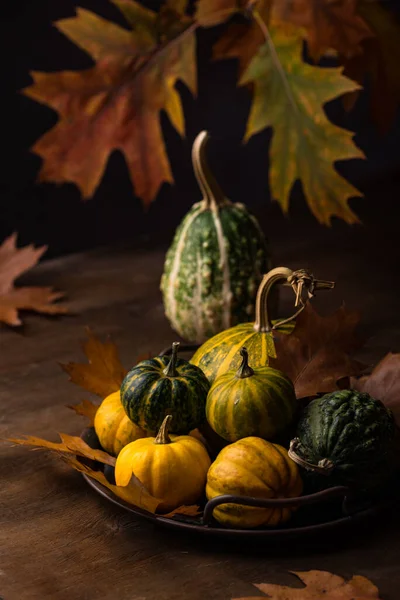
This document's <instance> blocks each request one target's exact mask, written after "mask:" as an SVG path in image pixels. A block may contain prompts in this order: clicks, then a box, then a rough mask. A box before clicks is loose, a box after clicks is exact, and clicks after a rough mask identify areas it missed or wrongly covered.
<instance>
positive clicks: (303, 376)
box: [270, 302, 364, 399]
mask: <svg viewBox="0 0 400 600" xmlns="http://www.w3.org/2000/svg"><path fill="white" fill-rule="evenodd" d="M359 320H360V315H359V313H357V312H350V311H347V310H346V309H345V308H344V306H342V307H341V308H339V309H338V310H337V311H336V312H334V313H333V314H331V315H328V316H327V317H321V316H320V315H318V313H317V312H316V311H315V310H314V308H313V307H312V306H311V304H310V303H309V302H308V303H307V304H306V307H305V309H304V310H303V312H302V313H301V314H300V315H299V316H298V317H297V319H296V325H295V327H294V329H293V331H292V332H291V333H290V334H289V335H284V334H282V333H279V332H275V333H274V342H275V349H276V354H277V357H276V358H274V359H271V360H270V364H271V366H272V367H274V368H276V369H279V370H281V371H283V372H284V373H286V374H287V375H288V376H289V377H290V379H291V380H292V381H293V384H294V387H295V391H296V396H297V398H298V399H301V398H305V397H308V396H314V395H315V394H317V393H320V392H333V391H334V390H336V389H339V387H338V384H337V382H338V380H339V379H341V378H344V377H346V376H350V375H358V374H359V373H360V372H361V370H362V369H363V368H364V366H363V365H362V364H361V363H360V362H358V361H356V360H354V359H353V358H351V354H352V353H354V352H355V351H356V350H358V349H359V348H360V347H361V346H362V344H363V340H361V339H360V338H358V337H357V336H356V334H355V329H356V327H357V325H358V323H359Z"/></svg>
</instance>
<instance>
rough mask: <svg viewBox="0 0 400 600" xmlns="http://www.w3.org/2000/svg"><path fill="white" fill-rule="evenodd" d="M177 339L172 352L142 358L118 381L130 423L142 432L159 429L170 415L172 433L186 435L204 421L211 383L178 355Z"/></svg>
mask: <svg viewBox="0 0 400 600" xmlns="http://www.w3.org/2000/svg"><path fill="white" fill-rule="evenodd" d="M178 347H179V342H174V343H173V344H172V355H171V357H167V356H156V357H155V358H151V359H149V360H142V361H141V362H140V363H138V364H137V365H136V366H135V367H133V368H132V369H131V370H130V371H129V373H128V374H127V375H126V376H125V379H124V380H123V382H122V384H121V403H122V406H123V407H124V409H125V412H126V414H127V415H128V417H129V418H130V420H131V421H133V423H135V424H136V425H137V426H138V427H140V428H141V429H144V430H145V431H149V432H153V431H158V430H159V428H160V427H161V424H162V422H163V420H164V418H165V417H166V416H167V415H171V416H172V420H171V424H170V428H169V429H170V431H171V433H177V434H182V433H183V434H187V433H189V432H190V431H191V430H192V429H196V428H197V427H198V426H199V425H200V424H201V423H202V422H204V421H205V405H206V399H207V393H208V390H209V388H210V384H209V383H208V380H207V378H206V376H205V375H204V373H203V372H202V371H201V369H199V368H198V367H195V366H194V365H191V364H190V363H189V362H188V361H186V360H183V359H182V358H178V356H177V352H178Z"/></svg>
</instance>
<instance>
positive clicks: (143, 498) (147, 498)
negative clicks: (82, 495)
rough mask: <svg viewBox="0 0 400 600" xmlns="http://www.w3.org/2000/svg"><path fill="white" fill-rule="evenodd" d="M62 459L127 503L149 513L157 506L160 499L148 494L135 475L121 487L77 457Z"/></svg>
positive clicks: (64, 457)
mask: <svg viewBox="0 0 400 600" xmlns="http://www.w3.org/2000/svg"><path fill="white" fill-rule="evenodd" d="M63 460H64V461H65V462H66V463H67V464H68V465H70V466H71V467H72V468H73V469H75V470H76V471H79V472H80V473H85V475H88V476H89V477H91V478H92V479H95V480H96V481H98V482H99V483H101V484H102V485H104V486H105V487H106V488H107V489H109V490H110V491H111V492H112V493H113V494H115V495H116V496H118V498H121V500H124V501H125V502H127V503H128V504H133V505H134V506H137V507H139V508H142V509H143V510H147V511H149V512H151V513H155V512H156V510H157V507H158V506H159V504H160V502H161V501H160V500H158V499H157V498H154V497H153V496H151V495H150V494H149V492H148V491H147V490H146V488H145V487H144V486H143V485H142V484H141V483H140V481H139V480H138V479H137V478H136V477H132V479H131V480H130V482H129V484H128V485H127V486H126V487H121V486H118V485H113V484H112V483H109V482H108V481H107V479H106V477H105V476H104V474H103V473H102V472H101V471H93V469H91V468H90V467H88V466H87V465H84V464H82V463H81V462H80V461H79V460H78V459H77V458H75V457H73V456H63Z"/></svg>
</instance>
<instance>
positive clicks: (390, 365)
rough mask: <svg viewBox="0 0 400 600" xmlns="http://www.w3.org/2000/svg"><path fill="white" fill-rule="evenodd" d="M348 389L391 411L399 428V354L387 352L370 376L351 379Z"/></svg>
mask: <svg viewBox="0 0 400 600" xmlns="http://www.w3.org/2000/svg"><path fill="white" fill-rule="evenodd" d="M350 387H351V388H353V389H355V390H358V391H359V392H366V393H367V394H370V395H371V396H372V397H373V398H376V399H377V400H381V401H382V402H383V404H384V405H385V406H387V407H388V408H390V409H391V410H392V411H393V414H394V417H395V419H396V423H397V425H398V426H399V427H400V354H394V353H392V352H389V353H388V354H387V355H386V356H385V357H384V358H383V359H382V360H381V361H380V362H379V363H378V364H377V365H376V366H375V368H374V369H373V371H372V373H371V374H370V375H364V376H363V377H360V378H356V377H351V378H350Z"/></svg>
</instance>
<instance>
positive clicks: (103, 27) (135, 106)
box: [24, 0, 196, 204]
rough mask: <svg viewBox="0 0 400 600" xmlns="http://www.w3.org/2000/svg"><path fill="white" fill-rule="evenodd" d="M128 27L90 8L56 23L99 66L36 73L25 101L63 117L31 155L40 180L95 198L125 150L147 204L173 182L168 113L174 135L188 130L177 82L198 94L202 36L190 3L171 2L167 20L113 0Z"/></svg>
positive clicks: (167, 6)
mask: <svg viewBox="0 0 400 600" xmlns="http://www.w3.org/2000/svg"><path fill="white" fill-rule="evenodd" d="M112 1H113V3H114V4H115V5H116V6H117V7H118V8H119V9H120V10H121V12H122V13H123V15H124V17H125V19H126V22H127V26H128V28H123V27H120V26H119V25H117V24H115V23H112V22H110V21H107V20H105V19H103V18H102V17H100V16H98V15H96V14H95V13H92V12H90V11H88V10H85V9H83V8H78V9H77V14H76V16H75V17H72V18H67V19H62V20H60V21H57V22H56V23H55V26H56V27H57V29H58V30H59V31H61V32H62V33H64V34H65V35H66V36H67V37H69V38H70V39H71V40H72V41H73V42H74V43H75V44H77V45H78V46H79V47H80V48H82V49H83V50H84V51H85V52H87V53H88V54H89V55H90V56H91V57H92V58H93V60H94V61H95V66H94V67H92V68H90V69H87V70H84V71H61V72H58V73H40V72H33V73H32V77H33V80H34V83H33V85H31V86H29V87H28V88H26V89H25V90H24V93H25V95H27V96H29V97H30V98H33V99H34V100H36V101H38V102H41V103H43V104H46V105H47V106H49V107H51V108H52V109H54V110H55V111H56V112H57V113H58V116H59V120H58V122H57V123H56V125H55V126H54V127H53V128H52V129H51V130H50V131H48V132H47V133H45V134H44V135H43V136H42V137H41V138H40V139H39V140H38V141H37V142H36V143H35V145H34V146H33V148H32V150H33V151H34V152H35V153H36V154H38V155H39V156H41V157H42V159H43V164H42V167H41V171H40V174H39V179H40V180H41V181H54V182H56V183H63V182H68V181H72V182H74V183H75V184H76V185H77V186H78V187H79V188H80V190H81V192H82V195H83V197H84V198H89V197H91V196H92V195H93V194H94V192H95V190H96V188H97V186H98V185H99V183H100V181H101V178H102V176H103V174H104V171H105V168H106V165H107V161H108V158H109V156H110V154H111V153H112V152H113V151H114V150H120V151H121V152H122V153H123V154H124V156H125V159H126V162H127V166H128V169H129V173H130V175H131V178H132V181H133V183H134V187H135V192H136V194H137V195H138V196H139V197H141V198H142V199H143V201H144V203H145V204H148V203H150V201H151V200H152V199H153V198H154V197H155V195H156V194H157V192H158V190H159V189H160V186H161V185H162V183H163V182H172V181H173V176H172V171H171V167H170V164H169V161H168V157H167V153H166V149H165V144H164V140H163V136H162V131H161V124H160V112H161V111H162V110H165V112H166V113H167V115H168V117H169V119H170V121H171V123H172V124H173V126H174V127H175V129H176V130H177V131H178V132H179V133H180V134H181V135H183V134H184V130H185V123H184V116H183V110H182V105H181V100H180V96H179V94H178V92H177V90H176V89H175V84H176V82H177V81H178V80H180V81H182V82H184V83H185V84H186V85H187V87H188V88H189V89H190V90H191V92H192V93H193V94H195V93H196V69H195V37H194V27H193V24H192V20H191V19H189V18H188V17H186V16H185V14H184V12H185V10H186V4H187V2H185V1H182V0H169V2H167V3H166V4H165V5H164V6H163V7H162V9H161V12H160V14H157V13H156V12H154V11H152V10H150V9H148V8H145V7H144V6H142V5H141V4H139V3H137V2H135V1H134V0H112Z"/></svg>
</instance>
